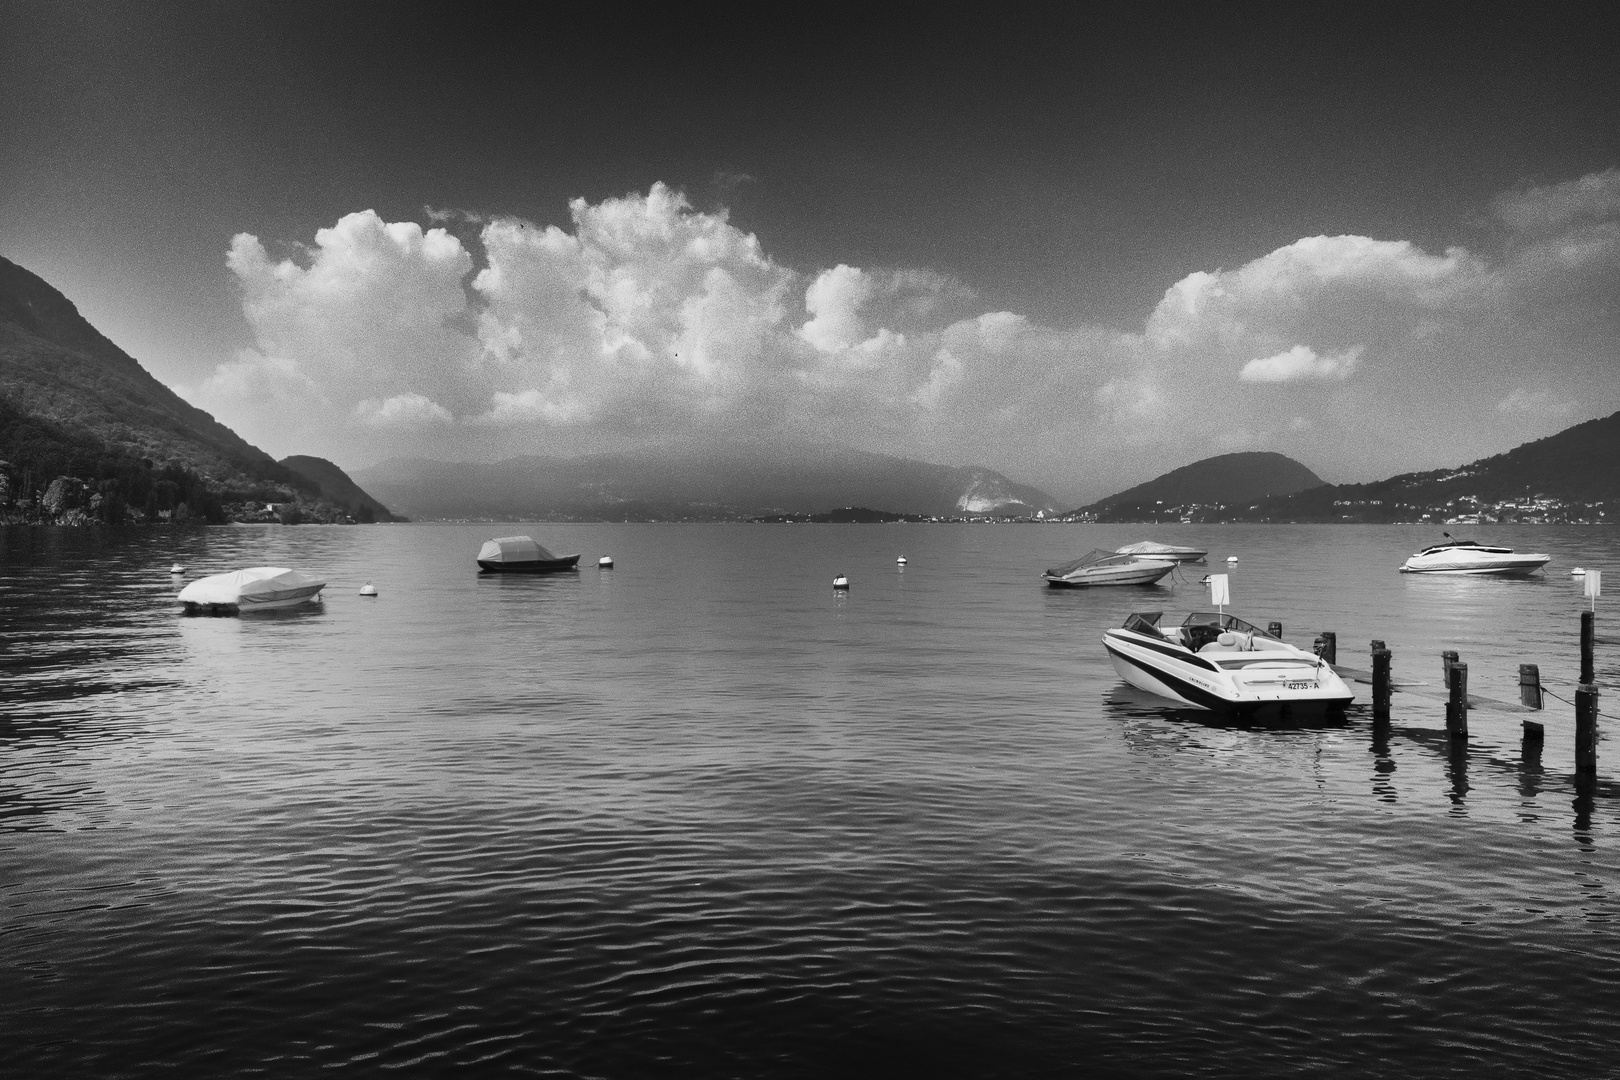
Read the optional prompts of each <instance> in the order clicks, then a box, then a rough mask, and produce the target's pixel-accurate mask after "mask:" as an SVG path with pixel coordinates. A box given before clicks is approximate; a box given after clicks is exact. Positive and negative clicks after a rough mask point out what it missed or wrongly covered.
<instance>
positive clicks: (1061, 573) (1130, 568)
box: [1041, 551, 1176, 589]
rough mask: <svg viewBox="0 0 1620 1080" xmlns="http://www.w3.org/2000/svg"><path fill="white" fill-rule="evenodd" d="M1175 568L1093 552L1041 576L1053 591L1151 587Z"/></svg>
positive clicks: (1166, 563) (1160, 561) (1159, 562)
mask: <svg viewBox="0 0 1620 1080" xmlns="http://www.w3.org/2000/svg"><path fill="white" fill-rule="evenodd" d="M1175 568H1176V564H1175V563H1174V562H1172V561H1170V560H1168V559H1145V558H1143V557H1142V556H1140V555H1121V554H1119V553H1118V552H1116V551H1090V552H1087V553H1086V554H1085V555H1082V556H1081V557H1080V558H1078V559H1076V560H1074V562H1070V563H1064V564H1063V565H1062V566H1054V567H1052V568H1051V569H1050V570H1048V571H1047V572H1046V573H1044V574H1042V575H1041V576H1042V577H1043V578H1045V579H1046V583H1047V584H1048V585H1050V586H1052V588H1054V589H1084V588H1088V587H1090V586H1093V585H1152V584H1153V583H1154V582H1155V581H1158V580H1159V579H1160V578H1162V577H1164V575H1166V574H1168V573H1169V572H1170V571H1172V570H1174V569H1175Z"/></svg>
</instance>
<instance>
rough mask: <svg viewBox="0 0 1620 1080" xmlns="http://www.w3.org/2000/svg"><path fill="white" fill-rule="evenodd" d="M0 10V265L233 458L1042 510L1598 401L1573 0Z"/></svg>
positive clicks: (1602, 173)
mask: <svg viewBox="0 0 1620 1080" xmlns="http://www.w3.org/2000/svg"><path fill="white" fill-rule="evenodd" d="M1339 7H1343V5H1337V6H1335V7H1334V8H1333V9H1332V10H1330V9H1329V8H1328V7H1327V6H1325V5H1288V6H1279V7H1261V6H1233V5H1211V4H1207V3H1205V4H1197V5H1186V6H1178V5H1174V4H1159V5H1141V6H1130V5H1111V6H1109V7H1107V8H1101V9H1096V10H1086V9H1083V8H1080V7H1077V6H1075V5H1054V6H1050V7H1009V6H1007V5H996V6H993V7H988V6H987V7H985V8H983V9H981V10H980V11H978V12H970V13H966V14H962V15H952V16H945V15H942V14H941V13H940V12H939V11H937V10H933V9H931V8H928V7H902V8H889V9H883V10H879V11H873V10H872V9H871V8H869V7H851V8H837V7H828V6H817V7H815V8H814V9H813V12H812V11H811V10H810V9H800V8H773V7H766V6H752V7H741V8H704V7H689V6H666V7H665V8H664V9H662V10H657V11H642V10H638V9H631V8H619V9H617V10H616V11H614V12H611V13H598V14H591V13H588V12H585V13H582V11H581V10H576V9H574V8H552V7H538V8H537V7H533V6H507V5H492V6H479V5H469V4H460V3H458V4H446V5H428V4H414V5H392V4H391V5H373V4H324V3H323V4H318V5H306V4H298V3H291V4H288V3H277V4H224V3H218V4H216V3H210V4H186V3H179V2H173V3H139V2H135V3H131V2H120V3H107V4H98V3H72V2H61V0H55V2H18V0H0V253H3V254H4V255H6V256H7V257H9V258H12V259H14V260H16V261H17V262H19V263H21V264H22V265H24V266H26V267H28V268H29V269H31V270H33V271H35V272H36V273H38V274H40V275H41V276H43V277H44V278H46V280H48V281H50V282H51V283H53V284H54V285H56V286H57V287H59V288H61V289H62V290H63V291H64V292H65V293H67V295H68V296H69V297H70V298H71V299H72V300H74V301H75V302H76V303H77V304H78V305H79V307H80V309H81V311H83V312H84V313H85V315H86V316H87V317H88V318H90V320H91V321H92V322H94V323H95V324H96V325H97V326H98V327H100V328H101V329H103V330H104V331H105V332H106V333H108V335H109V336H110V337H112V338H113V340H114V341H116V342H118V343H119V344H120V345H122V346H123V347H124V348H126V349H127V350H128V351H129V352H130V353H131V354H133V355H134V356H135V357H136V358H137V359H138V360H140V361H141V362H142V363H143V364H144V365H146V367H147V368H148V369H149V370H151V371H152V372H153V373H154V374H156V375H157V376H158V377H159V378H161V379H163V380H164V381H165V382H167V383H168V384H169V385H171V386H173V387H175V388H176V389H177V390H178V391H179V392H181V393H182V394H183V395H184V396H186V397H187V398H189V399H190V400H192V401H194V402H196V403H197V404H200V405H202V406H203V407H204V408H207V409H209V410H210V411H211V412H213V413H214V414H215V415H217V416H218V417H219V418H220V419H222V420H224V421H225V422H226V423H228V424H230V425H231V426H232V427H234V428H236V429H237V430H238V431H240V432H241V433H242V434H243V435H245V436H246V437H247V438H249V439H250V440H252V441H254V442H256V443H257V444H259V445H260V446H263V447H264V448H265V449H266V450H269V451H270V452H271V453H273V454H275V455H277V456H281V455H284V454H289V453H310V454H318V455H321V456H325V457H330V458H332V459H333V460H335V461H337V462H338V463H339V464H341V465H344V466H346V467H351V468H353V467H360V466H364V465H368V464H372V463H375V462H377V461H379V460H382V459H383V458H386V457H389V456H395V455H416V456H428V457H438V458H442V459H452V458H477V459H484V460H489V459H495V458H500V457H506V456H511V455H513V454H518V453H527V452H564V453H567V452H578V451H586V450H600V449H611V448H615V447H625V446H630V445H642V444H648V443H658V442H661V441H665V440H688V439H705V438H710V437H724V436H733V435H745V436H762V435H763V436H771V435H776V434H780V435H783V436H791V437H793V438H796V439H800V438H810V439H820V440H826V441H829V442H838V443H844V444H848V445H852V446H857V447H860V448H862V449H869V450H879V451H886V452H891V453H897V454H902V455H906V456H912V457H920V458H924V459H927V460H933V461H939V462H945V463H950V464H983V465H989V466H991V467H994V468H997V469H1000V470H1002V471H1004V472H1006V473H1008V474H1009V475H1011V476H1013V477H1014V478H1016V479H1019V480H1023V481H1027V482H1031V483H1036V484H1039V485H1041V486H1043V487H1046V488H1047V489H1049V490H1051V491H1052V492H1054V493H1055V494H1058V495H1059V496H1060V497H1062V496H1066V497H1072V498H1074V499H1076V500H1079V499H1082V498H1090V497H1095V496H1099V495H1102V494H1106V493H1107V492H1109V491H1113V490H1117V489H1119V488H1121V487H1124V486H1127V485H1129V484H1131V483H1135V482H1138V481H1140V480H1143V479H1146V478H1148V477H1150V476H1153V475H1156V474H1158V473H1160V472H1164V471H1166V470H1168V469H1171V468H1174V467H1177V466H1180V465H1184V464H1187V463H1188V462H1190V461H1193V460H1196V459H1198V458H1201V457H1205V456H1208V455H1210V454H1214V453H1220V452H1224V451H1228V450H1235V449H1272V450H1278V451H1281V452H1283V453H1286V454H1289V455H1291V456H1293V457H1296V458H1298V459H1299V460H1301V461H1303V462H1304V463H1306V464H1307V465H1309V466H1311V467H1312V468H1313V469H1315V470H1316V471H1317V472H1318V473H1320V474H1321V475H1323V476H1324V477H1325V478H1327V479H1330V480H1367V479H1375V478H1379V477H1382V476H1386V475H1389V474H1392V473H1395V472H1401V471H1407V470H1412V469H1422V468H1432V467H1438V466H1444V465H1456V464H1459V463H1461V462H1463V461H1467V460H1470V459H1473V458H1476V457H1479V456H1482V455H1485V454H1490V453H1495V452H1499V451H1502V450H1506V449H1509V448H1511V447H1512V446H1514V445H1517V444H1518V443H1520V442H1523V441H1525V440H1527V439H1531V438H1536V437H1540V436H1542V435H1546V434H1550V433H1552V432H1554V431H1557V430H1560V429H1562V428H1564V427H1567V426H1568V425H1570V424H1572V423H1575V422H1577V421H1579V420H1582V419H1587V418H1589V417H1592V416H1597V415H1605V414H1607V413H1610V412H1613V411H1615V410H1616V409H1620V377H1617V375H1620V108H1617V107H1616V106H1617V103H1620V64H1615V63H1614V62H1613V58H1612V56H1611V55H1610V54H1609V52H1608V42H1610V41H1612V40H1614V39H1616V38H1620V32H1617V31H1620V16H1617V14H1616V11H1617V9H1616V8H1614V7H1613V6H1612V5H1562V6H1557V7H1554V8H1552V9H1550V10H1535V9H1531V8H1527V7H1525V6H1522V5H1521V6H1519V7H1502V8H1493V7H1491V6H1488V5H1480V4H1472V5H1467V6H1459V7H1454V8H1453V7H1446V6H1442V5H1401V6H1388V7H1383V6H1379V7H1373V6H1363V7H1359V8H1353V9H1351V10H1338V8H1339Z"/></svg>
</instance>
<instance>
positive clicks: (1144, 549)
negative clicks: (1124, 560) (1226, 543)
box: [1114, 540, 1209, 562]
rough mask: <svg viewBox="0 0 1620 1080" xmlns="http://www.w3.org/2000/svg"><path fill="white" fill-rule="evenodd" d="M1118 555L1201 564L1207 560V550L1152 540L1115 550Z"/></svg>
mask: <svg viewBox="0 0 1620 1080" xmlns="http://www.w3.org/2000/svg"><path fill="white" fill-rule="evenodd" d="M1114 550H1115V552H1116V553H1118V554H1120V555H1141V556H1143V557H1145V558H1149V559H1169V560H1170V561H1171V562H1203V561H1204V560H1205V559H1207V558H1209V551H1208V550H1207V549H1201V548H1195V547H1177V546H1176V545H1174V544H1160V543H1157V542H1155V541H1153V540H1143V541H1142V542H1141V543H1139V544H1126V545H1125V546H1124V547H1122V548H1115V549H1114Z"/></svg>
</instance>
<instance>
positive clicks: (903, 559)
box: [894, 555, 906, 566]
mask: <svg viewBox="0 0 1620 1080" xmlns="http://www.w3.org/2000/svg"><path fill="white" fill-rule="evenodd" d="M894 561H895V564H896V565H897V566H904V565H906V557H905V556H904V555H902V556H900V557H899V558H898V559H896V560H894Z"/></svg>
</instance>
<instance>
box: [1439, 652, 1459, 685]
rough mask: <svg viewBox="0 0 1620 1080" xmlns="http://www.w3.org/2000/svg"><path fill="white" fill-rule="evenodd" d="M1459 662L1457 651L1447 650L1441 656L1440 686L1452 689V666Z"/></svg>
mask: <svg viewBox="0 0 1620 1080" xmlns="http://www.w3.org/2000/svg"><path fill="white" fill-rule="evenodd" d="M1456 662H1457V650H1456V649H1447V650H1446V651H1445V652H1443V653H1441V654H1440V685H1441V686H1444V687H1445V688H1446V689H1448V690H1449V689H1450V688H1451V665H1452V664H1455V663H1456Z"/></svg>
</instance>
